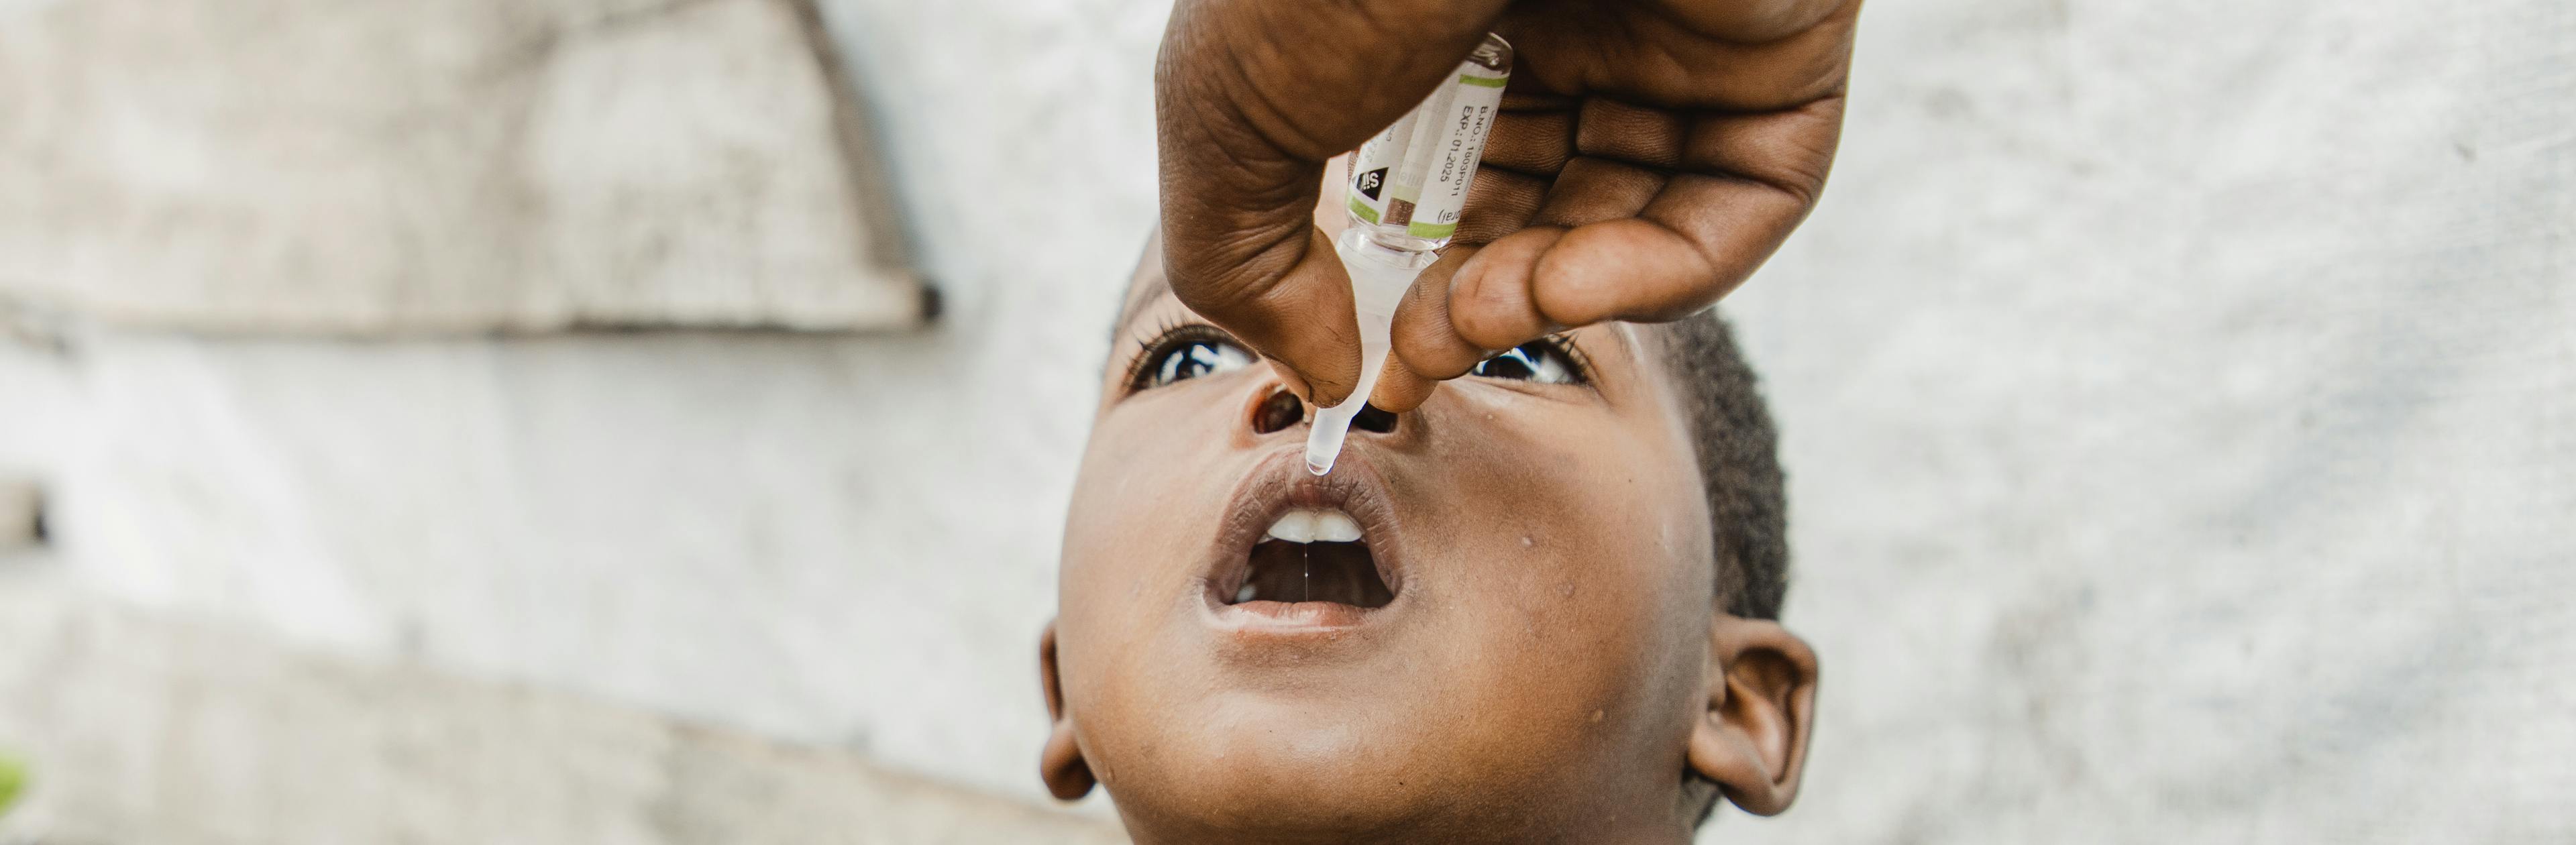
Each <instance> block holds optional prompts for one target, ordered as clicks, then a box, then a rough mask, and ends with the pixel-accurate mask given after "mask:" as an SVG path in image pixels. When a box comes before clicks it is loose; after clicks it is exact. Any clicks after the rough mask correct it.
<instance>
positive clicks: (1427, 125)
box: [1306, 33, 1512, 475]
mask: <svg viewBox="0 0 2576 845" xmlns="http://www.w3.org/2000/svg"><path fill="white" fill-rule="evenodd" d="M1511 74H1512V45H1511V44H1510V43H1509V42H1506V41H1504V40H1503V39H1502V36H1498V35H1494V34H1492V33H1487V34H1486V35H1485V40H1484V41H1483V43H1480V44H1477V45H1476V49H1475V50H1474V51H1473V52H1470V53H1469V54H1468V55H1467V60H1466V61H1464V62H1460V63H1459V64H1458V70H1457V72H1456V73H1453V74H1451V75H1450V76H1449V77H1448V78H1447V79H1445V80H1443V81H1442V82H1441V85H1440V87H1439V88H1437V89H1434V90H1433V91H1432V92H1431V95H1430V96H1428V97H1425V98H1423V100H1422V103H1421V104H1420V105H1417V106H1415V107H1414V108H1413V110H1412V111H1409V112H1406V113H1405V114H1404V116H1403V117H1400V118H1397V119H1396V121H1395V123H1394V125H1391V126H1388V127H1387V128H1386V130H1385V131H1383V132H1379V133H1378V134H1377V135H1376V136H1374V137H1371V138H1369V140H1368V142H1367V143H1365V144H1362V145H1360V148H1359V150H1358V151H1356V152H1354V153H1352V154H1351V184H1350V191H1349V193H1350V204H1349V205H1348V210H1349V215H1350V227H1349V228H1347V229H1344V230H1343V231H1342V235H1341V237H1340V238H1338V239H1336V240H1335V241H1334V243H1333V248H1334V252H1335V253H1337V254H1338V255H1339V256H1340V257H1341V259H1342V269H1344V270H1347V271H1349V273H1350V277H1351V301H1352V304H1353V305H1355V306H1357V309H1358V312H1359V330H1360V381H1359V385H1358V386H1357V387H1356V388H1354V389H1353V390H1352V391H1351V395H1350V396H1349V398H1346V399H1343V400H1342V403H1341V404H1339V405H1335V406H1333V407H1330V408H1325V409H1322V410H1319V411H1317V412H1316V413H1315V427H1314V428H1313V429H1311V430H1309V431H1308V432H1307V434H1306V470H1307V471H1308V472H1312V473H1314V474H1316V475H1323V474H1325V473H1328V472H1331V471H1332V469H1333V462H1334V461H1335V460H1336V459H1338V458H1339V457H1340V456H1341V453H1342V440H1343V438H1344V437H1346V436H1348V435H1349V433H1350V427H1351V418H1352V417H1355V416H1358V415H1359V412H1360V410H1361V409H1362V408H1365V407H1367V405H1368V397H1369V392H1370V391H1373V390H1376V389H1377V375H1378V371H1379V370H1381V369H1384V368H1385V367H1386V356H1387V352H1388V349H1389V348H1390V347H1391V346H1392V344H1391V343H1390V341H1389V338H1388V335H1389V334H1390V332H1389V329H1390V327H1391V326H1393V324H1394V322H1395V307H1396V304H1397V303H1400V302H1402V301H1404V292H1405V290H1406V289H1408V288H1411V287H1412V286H1413V279H1414V277H1416V276H1419V275H1422V270H1423V268H1426V267H1429V266H1431V263H1432V262H1434V261H1437V260H1439V258H1440V254H1439V249H1440V248H1441V247H1444V246H1448V245H1449V239H1450V238H1452V237H1454V236H1456V235H1457V233H1458V213H1459V211H1460V210H1462V209H1464V208H1465V207H1466V205H1467V189H1468V188H1469V187H1470V186H1472V185H1474V184H1475V180H1476V162H1477V160H1478V159H1480V158H1481V157H1483V156H1484V154H1485V138H1486V136H1488V135H1490V134H1492V133H1493V130H1494V115H1495V112H1497V111H1499V110H1500V109H1501V107H1502V103H1503V84H1504V83H1506V82H1509V81H1510V80H1511Z"/></svg>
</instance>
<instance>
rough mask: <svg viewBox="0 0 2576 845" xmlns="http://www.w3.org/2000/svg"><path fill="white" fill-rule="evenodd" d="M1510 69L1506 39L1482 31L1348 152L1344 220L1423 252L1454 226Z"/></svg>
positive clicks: (1371, 235) (1383, 240) (1372, 236)
mask: <svg viewBox="0 0 2576 845" xmlns="http://www.w3.org/2000/svg"><path fill="white" fill-rule="evenodd" d="M1511 76H1512V45H1511V44H1510V42H1506V41H1504V40H1503V38H1502V36H1499V35H1494V34H1492V33H1486V34H1485V40H1484V42H1483V43H1480V44H1477V45H1476V49H1475V51H1474V52H1471V53H1468V54H1467V60H1466V61H1464V62H1461V63H1459V65H1458V72H1457V73H1456V74H1454V75H1452V76H1451V78H1450V79H1448V80H1447V81H1446V82H1444V83H1443V84H1442V85H1441V86H1440V87H1439V88H1438V89H1435V90H1433V91H1432V92H1431V96H1429V97H1425V98H1423V100H1422V104H1421V105H1419V106H1415V107H1414V109H1413V110H1412V111H1409V112H1406V113H1405V114H1404V116H1403V117H1401V118H1397V119H1396V121H1395V124H1394V125H1392V126H1388V127H1387V128H1386V130H1385V131H1383V132H1379V133H1377V135H1376V136H1375V137H1372V138H1370V139H1369V140H1368V142H1367V143H1365V144H1361V145H1360V148H1359V151H1358V152H1357V153H1354V154H1353V155H1352V156H1351V190H1350V197H1351V201H1350V206H1349V210H1350V218H1351V228H1354V229H1360V230H1363V231H1365V232H1366V233H1367V236H1368V239H1369V240H1370V241H1371V242H1373V243H1376V244H1379V245H1381V246H1385V247H1386V248H1388V249H1392V250H1399V251H1406V252H1429V251H1432V250H1436V249H1439V248H1441V247H1443V246H1447V245H1448V244H1449V238H1450V237H1451V236H1453V235H1455V234H1457V232H1458V212H1459V210H1460V209H1462V208H1464V207H1465V206H1466V204H1467V188H1468V186H1470V185H1472V184H1474V183H1475V180H1476V162H1477V160H1478V159H1480V158H1482V157H1483V156H1484V154H1485V138H1486V136H1487V135H1490V134H1492V133H1493V129H1494V113H1495V112H1496V111H1497V110H1499V109H1500V108H1501V107H1502V103H1503V84H1504V83H1506V82H1509V81H1510V80H1511Z"/></svg>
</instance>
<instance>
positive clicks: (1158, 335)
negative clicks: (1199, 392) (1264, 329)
mask: <svg viewBox="0 0 2576 845" xmlns="http://www.w3.org/2000/svg"><path fill="white" fill-rule="evenodd" d="M1128 340H1129V341H1130V342H1133V343H1135V344H1136V353H1135V355H1134V357H1132V358H1130V359H1129V360H1128V362H1127V379H1126V385H1127V391H1128V392H1130V393H1133V392H1136V391H1138V390H1143V389H1144V387H1145V377H1146V376H1147V375H1150V374H1151V370H1152V369H1153V367H1154V361H1155V360H1157V359H1160V358H1161V357H1163V353H1165V352H1170V351H1172V349H1173V348H1174V347H1177V346H1179V345H1181V344H1184V343H1195V342H1208V343H1222V344H1225V345H1228V346H1237V347H1243V348H1244V349H1246V350H1249V349H1250V348H1251V347H1245V346H1243V344H1242V343H1240V342H1238V341H1236V340H1235V339H1234V336H1233V335H1230V334H1226V333H1225V330H1224V329H1220V328H1217V327H1215V326H1211V325H1208V324H1206V323H1201V322H1196V321H1191V320H1184V319H1181V318H1179V317H1164V318H1163V321H1162V323H1161V324H1159V325H1157V326H1156V327H1155V328H1154V329H1153V330H1152V331H1149V332H1146V333H1143V334H1138V335H1135V336H1132V337H1130V338H1128Z"/></svg>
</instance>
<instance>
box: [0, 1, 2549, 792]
mask: <svg viewBox="0 0 2576 845" xmlns="http://www.w3.org/2000/svg"><path fill="white" fill-rule="evenodd" d="M2254 5H2255V7H2252V8H2248V7H2247V4H2234V3H2217V2H2197V1H2196V2H2187V3H2179V4H2175V3H2145V2H2135V0H2131V1H2130V2H2107V0H2105V1H2103V2H2085V1H2084V0H2068V2H2062V3H2059V2H2042V0H2008V2H1986V0H1922V2H1913V3H1881V4H1878V5H1875V6H1873V7H1872V8H1871V10H1870V12H1869V17H1868V19H1867V22H1866V23H1865V26H1864V30H1863V39H1862V45H1861V53H1860V64H1859V68H1858V77H1857V79H1856V81H1855V94H1854V98H1855V99H1854V103H1853V111H1852V116H1851V120H1850V125H1849V127H1848V131H1847V135H1846V140H1845V145H1844V155H1843V158H1842V160H1841V162H1840V164H1839V166H1838V170H1837V173H1836V175H1835V181H1834V185H1833V186H1832V188H1831V189H1830V190H1829V191H1828V193H1827V195H1826V200H1825V204H1824V206H1823V208H1822V209H1820V210H1819V212H1818V214H1817V215H1816V217H1815V218H1814V220H1813V221H1812V222H1811V223H1810V224H1809V226H1808V227H1807V228H1806V229H1805V230H1803V231H1802V232H1801V233H1800V234H1799V235H1798V236H1797V237H1796V238H1795V239H1793V241H1792V242H1791V244H1790V246H1789V248H1788V250H1787V251H1786V252H1785V253H1784V254H1783V255H1782V256H1781V257H1780V258H1779V259H1777V260H1775V261H1774V262H1773V263H1772V266H1771V267H1769V268H1768V269H1766V270H1765V271H1764V273H1763V274H1762V275H1761V277H1759V278H1758V279H1756V281H1755V282H1754V283H1753V285H1752V286H1750V287H1749V288H1748V289H1747V290H1745V291H1744V292H1742V293H1741V294H1739V295H1738V296H1737V297H1736V298H1735V299H1733V300H1732V301H1731V303H1730V306H1729V307H1730V309H1731V310H1732V312H1733V313H1734V314H1735V315H1736V318H1737V321H1738V323H1739V324H1740V325H1741V326H1742V328H1743V332H1744V334H1745V336H1746V338H1747V341H1748V343H1749V344H1750V346H1751V347H1752V353H1753V355H1754V357H1755V358H1756V363H1757V365H1758V366H1759V367H1760V368H1761V369H1762V370H1763V371H1764V373H1765V374H1766V376H1767V377H1768V380H1769V385H1770V390H1771V394H1772V396H1773V397H1774V404H1775V406H1776V409H1777V413H1778V415H1779V417H1780V418H1781V421H1782V427H1783V430H1784V432H1785V437H1786V441H1785V443H1786V449H1787V458H1788V461H1789V466H1790V470H1791V479H1792V481H1791V483H1792V485H1793V487H1792V510H1793V520H1794V524H1795V531H1796V538H1795V539H1796V552H1797V555H1798V559H1799V563H1798V567H1799V569H1798V576H1797V577H1798V581H1797V585H1796V587H1795V588H1794V590H1793V592H1792V599H1791V605H1790V621H1791V622H1792V624H1793V625H1794V626H1795V627H1797V628H1799V629H1800V630H1801V631H1803V632H1805V633H1806V634H1807V635H1809V636H1810V637H1811V638H1812V639H1814V640H1815V641H1816V642H1817V643H1818V644H1819V646H1820V647H1821V649H1822V651H1823V654H1824V657H1825V660H1826V667H1827V673H1828V674H1827V681H1826V686H1825V694H1824V699H1823V701H1824V707H1825V714H1824V722H1823V724H1822V726H1821V728H1820V730H1819V732H1818V735H1817V737H1818V739H1817V743H1818V744H1817V748H1816V754H1817V757H1816V759H1815V761H1814V765H1813V767H1812V768H1811V769H1810V780H1809V782H1808V784H1807V786H1808V792H1807V794H1806V796H1805V799H1804V800H1802V801H1801V802H1800V805H1799V806H1798V807H1797V808H1796V809H1795V810H1793V811H1792V812H1791V813H1790V814H1788V815H1787V816H1784V817H1781V818H1778V819H1775V820H1766V821H1750V820H1745V819H1742V818H1741V817H1737V816H1729V817H1725V818H1722V819H1721V820H1720V821H1719V823H1718V824H1717V825H1715V826H1714V827H1713V828H1712V831H1711V833H1710V834H1709V835H1708V836H1707V837H1705V838H1706V839H1708V840H1710V841H1719V840H1724V841H1754V842H1763V841H1916V842H1960V843H1968V842H1992V841H2032V842H2039V841H2083V842H2151V841H2168V840H2181V841H2222V842H2232V841H2244V842H2264V841H2334V842H2391V843H2394V842H2416V841H2456V842H2523V841H2557V840H2565V839H2568V838H2571V837H2576V813H2571V811H2569V810H2567V809H2565V808H2564V804H2565V802H2564V801H2563V800H2560V799H2561V798H2562V797H2563V796H2564V795H2566V794H2568V793H2569V792H2570V791H2571V790H2576V771H2571V765H2576V764H2570V763H2568V762H2566V761H2568V760H2571V759H2576V728H2571V727H2570V726H2569V724H2568V722H2567V720H2566V718H2565V716H2564V714H2565V713H2567V712H2569V708H2570V705H2571V704H2576V687H2571V679H2576V673H2570V672H2567V671H2565V667H2567V666H2570V665H2576V612H2571V611H2569V610H2567V609H2566V608H2565V607H2564V605H2565V603H2566V600H2567V598H2568V597H2569V596H2571V595H2576V533H2571V532H2569V531H2568V530H2567V529H2566V527H2565V525H2566V522H2567V520H2568V515H2569V514H2576V435H2570V434H2569V433H2568V432H2570V431H2576V205H2571V203H2576V52H2571V50H2576V48H2571V47H2570V46H2569V45H2576V18H2571V16H2576V10H2571V9H2570V8H2569V7H2566V6H2565V5H2564V4H2562V3H2556V2H2554V0H2516V2H2502V3H2489V4H2482V5H2479V6H2477V7H2475V8H2468V7H2461V8H2452V7H2444V6H2439V5H2438V4H2414V3H2399V2H2394V0H2373V2H2364V3H2322V2H2316V3H2294V4H2254ZM826 13H827V14H826V17H827V19H828V20H829V21H830V22H831V23H832V26H833V32H834V33H835V35H836V37H837V39H838V41H839V43H840V44H841V45H842V46H843V47H844V49H845V51H846V52H847V53H848V54H849V56H850V58H851V60H852V61H853V63H854V64H855V65H856V67H857V69H858V71H859V74H860V77H861V78H862V79H864V80H866V86H867V91H866V94H867V96H868V98H869V101H868V104H867V105H868V106H869V108H870V109H871V110H872V114H874V115H875V116H876V117H877V118H878V121H877V126H878V130H879V132H880V133H881V141H882V142H883V145H882V146H883V151H884V152H885V154H886V156H887V160H888V163H889V165H890V166H891V168H892V170H893V171H894V174H895V180H896V188H897V191H898V194H899V195H900V196H901V197H902V198H903V200H904V203H905V207H906V209H907V212H908V218H909V219H908V225H909V226H910V227H911V229H912V235H913V238H914V240H915V242H916V243H915V246H917V247H918V254H919V257H920V263H921V265H922V266H923V268H924V269H925V270H926V271H927V273H928V274H929V275H930V276H931V277H932V278H933V279H934V280H936V281H937V282H938V283H939V284H940V285H941V287H942V291H943V293H944V294H946V302H947V304H948V305H949V306H950V308H949V311H948V312H947V313H946V314H945V315H944V316H943V317H942V319H941V321H940V323H939V324H938V325H937V327H936V328H934V329H932V330H930V331H927V332H923V333H919V334H912V335H902V336H883V337H871V338H822V337H797V336H766V335H752V336H745V335H632V336H584V337H569V338H546V339H521V340H506V341H493V340H450V341H437V342H406V343H382V344H339V343H324V342H279V341H231V342H210V341H204V340H196V339H189V338H183V337H172V336H163V335H152V334H138V333H122V332H109V331H99V330H94V329H82V328H78V327H75V328H74V329H73V330H72V338H71V344H72V351H71V352H70V353H69V354H68V355H67V356H63V357H56V356H54V355H52V354H51V353H45V352H40V351H35V350H34V349H32V348H31V347H26V346H8V347H0V349H5V350H6V351H5V352H0V389H5V390H7V391H8V394H7V395H9V396H10V397H11V399H12V404H11V405H10V409H11V411H12V412H11V413H7V414H0V467H27V468H30V469H31V470H32V471H33V472H36V473H37V474H39V475H42V476H45V477H48V478H51V479H54V483H52V484H51V485H50V487H49V489H54V490H58V491H59V512H60V517H61V520H60V524H59V527H61V528H62V529H63V531H62V534H63V535H64V539H63V542H64V548H63V550H62V554H61V559H62V563H60V564H59V565H61V566H63V567H65V568H67V569H69V570H71V571H72V572H73V573H75V574H76V576H77V577H78V578H79V579H80V580H81V581H82V582H83V583H84V584H86V585H88V588H89V589H95V590H100V591H104V592H107V593H110V594H112V595H115V596H121V597H124V598H127V599H133V600H141V601H146V602H150V603H152V604H154V605H157V606H161V607H165V608H171V609H174V610H184V611H186V612H188V613H192V614H207V615H211V616H214V617H217V618H220V619H225V620H230V621H231V622H232V623H237V624H242V625H248V626H254V627H257V628H260V629H265V630H269V631H273V632H276V633H277V634H279V635H280V636H282V637H284V638H286V639H287V640H289V641H291V642H294V643H300V644H307V645H315V646H320V647H323V648H327V649H330V650H332V651H333V652H335V653H337V654H340V655H342V656H343V657H345V658H347V659H352V660H359V661H368V660H375V661H384V660H396V659H410V658H416V659H418V660H420V661H422V662H423V663H424V664H425V665H428V666H432V667H436V668H438V669H440V670H442V671H448V672H456V673H463V674H467V675H471V676H475V677H481V678H492V679H501V680H508V681H524V682H528V683H532V684H536V685H539V686H542V687H544V688H548V689H556V690H565V691H571V692H574V693H578V694H582V695H587V696H594V697H598V698H601V699H604V700H608V701H612V702H617V703H622V704H626V705H631V706H634V707H638V708H643V709H647V710H651V711H655V712H660V713H667V714H673V715H678V716H682V717H687V718H690V719H693V720H703V721H707V722H712V723H715V724H720V725H726V726H732V727H735V728H739V729H743V730H748V731H753V732H757V733H760V734H763V735H767V736H772V737H776V738H780V739H784V740H789V741H794V742H804V743H823V744H832V745H840V746H846V747H855V748H861V749H864V750H865V753H866V754H868V755H869V756H870V757H872V758H873V759H876V760H880V761H883V762H885V763H886V764H888V765H891V766H893V767H896V768H898V769H902V770H906V771H913V772H923V773H928V774H931V775H934V776H936V777H939V778H943V779H949V780H954V781H957V782H961V783H966V784H970V785H973V786H978V787H983V788H989V789H993V790H999V791H1003V792H1006V793H1009V794H1013V795H1018V796H1022V797H1025V798H1028V799H1030V800H1038V798H1039V796H1040V795H1041V794H1042V793H1041V792H1040V790H1039V788H1038V785H1037V783H1036V779H1035V777H1034V765H1033V764H1034V758H1035V748H1036V747H1037V742H1038V739H1039V736H1040V726H1039V721H1040V718H1041V717H1040V715H1039V702H1038V696H1037V690H1036V686H1035V683H1034V672H1033V666H1032V664H1033V662H1034V661H1033V659H1032V658H1033V656H1034V654H1033V652H1034V649H1033V644H1034V636H1035V632H1036V630H1037V626H1038V624H1039V622H1040V620H1042V619H1043V617H1044V615H1045V614H1046V613H1047V610H1048V608H1049V607H1050V606H1051V603H1052V591H1053V570H1054V565H1053V562H1054V558H1055V543H1056V537H1057V533H1058V527H1059V526H1058V522H1059V520H1060V519H1061V516H1062V512H1063V506H1064V501H1063V497H1064V496H1065V495H1066V489H1067V487H1068V484H1069V481H1070V477H1071V470H1072V461H1073V452H1074V450H1075V449H1076V448H1077V447H1078V445H1079V444H1080V442H1081V438H1082V435H1083V428H1084V425H1085V419H1084V417H1085V415H1086V411H1087V408H1088V406H1089V403H1090V401H1091V399H1092V387H1091V385H1092V384H1093V381H1092V376H1093V374H1094V372H1095V368H1096V367H1097V366H1098V363H1099V360H1100V356H1101V354H1102V352H1103V350H1104V349H1105V348H1106V343H1107V338H1106V331H1105V327H1106V323H1107V321H1108V319H1109V317H1110V312H1111V310H1112V308H1111V306H1112V303H1111V301H1110V299H1111V296H1112V294H1113V291H1114V290H1115V288H1116V287H1117V285H1118V284H1119V280H1120V278H1121V275H1122V274H1123V272H1124V269H1125V267H1126V265H1127V264H1128V262H1129V261H1130V260H1131V259H1132V258H1133V256H1134V254H1135V251H1136V249H1137V248H1138V246H1139V243H1140V240H1141V236H1142V234H1143V232H1144V230H1145V228H1146V226H1147V225H1148V224H1149V223H1150V220H1151V216H1152V202H1153V194H1152V191H1153V183H1152V166H1151V152H1150V150H1151V125H1150V113H1151V112H1150V103H1149V100H1148V96H1149V93H1148V88H1147V81H1148V78H1149V72H1150V66H1151V60H1152V54H1153V46H1154V42H1155V39H1156V37H1157V35H1158V33H1159V29H1160V18H1159V15H1160V14H1161V11H1160V9H1159V8H1158V7H1156V6H1155V5H1153V4H1150V3H1146V2H1129V1H1128V0H1101V1H1100V2H1089V3H1083V2H1044V3H1031V2H1008V1H1007V0H979V1H978V2H954V3H899V2H893V0H838V2H830V3H827V4H826ZM13 462H14V463H13ZM44 565H55V564H44Z"/></svg>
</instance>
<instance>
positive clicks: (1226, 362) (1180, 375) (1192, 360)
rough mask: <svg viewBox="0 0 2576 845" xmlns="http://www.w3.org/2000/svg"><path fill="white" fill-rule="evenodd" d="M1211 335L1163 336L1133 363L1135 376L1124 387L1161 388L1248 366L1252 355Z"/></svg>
mask: <svg viewBox="0 0 2576 845" xmlns="http://www.w3.org/2000/svg"><path fill="white" fill-rule="evenodd" d="M1214 333H1215V332H1214V331H1213V330H1209V331H1208V332H1205V333H1201V332H1194V331H1175V332H1173V333H1171V334H1168V335H1165V336H1164V338H1163V339H1162V340H1161V341H1158V342H1156V343H1155V344H1154V345H1153V347H1152V348H1150V349H1148V350H1147V351H1146V353H1145V357H1144V358H1143V359H1141V360H1139V361H1138V362H1137V364H1138V365H1139V366H1137V368H1136V376H1135V378H1134V379H1133V380H1132V381H1131V383H1130V384H1129V385H1128V387H1129V388H1130V389H1133V390H1144V389H1146V388H1153V387H1162V386H1164V385H1167V384H1171V383H1174V382H1179V381H1187V380H1189V379H1194V378H1198V377H1201V376H1213V375H1220V374H1224V373H1230V372H1234V371H1235V370H1239V369H1242V368H1244V367H1246V366H1250V365H1251V364H1252V361H1253V357H1252V353H1251V352H1248V351H1245V350H1244V348H1243V347H1240V346H1236V345H1234V343H1233V342H1231V341H1227V340H1223V339H1220V338H1217V337H1213V336H1211V335H1213V334H1214Z"/></svg>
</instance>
